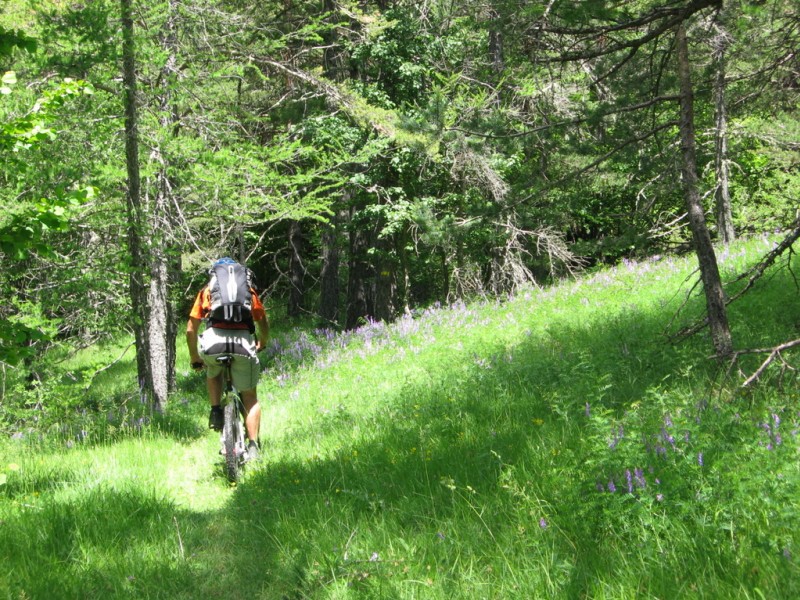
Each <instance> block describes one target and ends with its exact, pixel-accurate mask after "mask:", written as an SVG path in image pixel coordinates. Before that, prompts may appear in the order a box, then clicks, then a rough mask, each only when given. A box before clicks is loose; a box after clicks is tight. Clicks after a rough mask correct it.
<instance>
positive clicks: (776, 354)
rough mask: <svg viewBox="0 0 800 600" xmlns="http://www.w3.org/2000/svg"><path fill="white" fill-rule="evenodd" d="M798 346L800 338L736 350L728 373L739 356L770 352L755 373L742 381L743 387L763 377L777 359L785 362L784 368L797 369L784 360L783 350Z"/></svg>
mask: <svg viewBox="0 0 800 600" xmlns="http://www.w3.org/2000/svg"><path fill="white" fill-rule="evenodd" d="M797 346H800V339H798V340H792V341H791V342H784V343H783V344H779V345H778V346H775V347H774V348H750V349H747V350H737V351H736V352H734V353H733V358H731V366H730V367H729V369H728V373H730V370H731V369H732V368H733V365H734V364H735V363H736V361H737V360H738V358H739V357H740V356H742V355H744V354H769V356H767V358H766V360H765V361H764V362H762V363H761V366H760V367H758V369H756V371H755V373H753V374H752V375H751V376H750V377H748V378H747V379H746V380H745V381H744V383H742V388H748V387H750V386H751V385H752V384H753V383H754V382H756V381H758V379H759V378H760V377H761V375H762V374H763V373H764V371H765V370H766V369H767V367H769V365H771V364H772V363H773V362H775V360H776V359H778V360H780V361H781V363H783V368H784V369H790V370H792V371H794V370H795V369H794V368H793V367H792V366H791V365H790V364H789V363H787V362H786V361H785V360H784V358H783V355H782V354H781V352H783V351H784V350H789V349H790V348H795V347H797Z"/></svg>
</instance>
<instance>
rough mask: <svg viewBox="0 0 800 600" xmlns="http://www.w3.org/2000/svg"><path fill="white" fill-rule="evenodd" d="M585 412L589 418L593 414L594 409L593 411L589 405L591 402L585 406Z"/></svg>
mask: <svg viewBox="0 0 800 600" xmlns="http://www.w3.org/2000/svg"><path fill="white" fill-rule="evenodd" d="M584 412H585V413H586V418H587V419H588V418H589V417H591V416H592V411H591V409H590V407H589V403H588V402H587V403H586V407H585V408H584Z"/></svg>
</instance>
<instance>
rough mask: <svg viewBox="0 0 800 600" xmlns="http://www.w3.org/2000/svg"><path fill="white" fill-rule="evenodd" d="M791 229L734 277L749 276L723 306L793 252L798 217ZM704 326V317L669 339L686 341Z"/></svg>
mask: <svg viewBox="0 0 800 600" xmlns="http://www.w3.org/2000/svg"><path fill="white" fill-rule="evenodd" d="M791 227H792V230H791V231H790V232H789V234H788V235H787V236H786V237H785V238H783V240H782V241H781V243H780V244H778V245H777V246H775V248H773V249H772V250H771V251H770V252H769V253H767V254H766V255H765V256H764V257H763V258H762V259H761V260H760V261H759V262H758V264H756V265H755V266H753V267H752V268H750V269H748V270H747V271H745V272H744V273H742V274H741V275H739V276H738V277H736V279H734V282H736V281H741V280H742V279H745V278H746V277H748V276H749V279H748V280H747V284H746V285H745V286H744V287H743V288H742V289H741V290H739V291H738V292H736V293H735V294H734V295H733V296H730V297H728V298H726V299H725V306H728V305H729V304H730V303H731V302H734V301H735V300H738V299H739V298H741V297H742V296H743V295H744V294H745V292H747V291H748V290H749V289H750V288H752V287H753V285H755V283H756V281H758V280H759V279H761V277H763V276H764V273H765V272H766V270H767V269H768V268H769V267H771V266H772V265H773V264H775V261H776V260H778V258H779V257H780V256H781V255H782V254H783V253H784V252H786V251H787V250H789V254H790V255H791V254H792V253H793V252H794V250H793V249H792V246H793V245H794V243H795V242H796V241H797V240H798V239H800V217H798V218H797V219H795V221H794V223H792V225H791ZM790 260H791V259H790ZM789 272H792V271H791V265H790V266H789ZM792 275H793V276H794V273H792ZM695 285H697V284H695ZM693 289H694V288H693ZM681 308H683V307H681ZM673 320H674V319H673ZM706 325H708V319H707V318H706V317H703V318H701V319H698V320H697V321H695V322H694V323H692V324H690V325H687V326H686V327H684V328H682V329H680V330H679V331H678V332H676V333H675V334H674V335H672V336H670V337H671V338H672V339H673V340H674V341H681V340H684V339H686V338H688V337H691V336H692V335H694V334H695V333H698V332H700V331H702V330H703V329H705V327H706Z"/></svg>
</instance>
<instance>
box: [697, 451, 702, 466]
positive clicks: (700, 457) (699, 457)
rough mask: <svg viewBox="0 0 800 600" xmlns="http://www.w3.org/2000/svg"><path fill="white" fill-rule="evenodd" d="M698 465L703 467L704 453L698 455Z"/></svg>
mask: <svg viewBox="0 0 800 600" xmlns="http://www.w3.org/2000/svg"><path fill="white" fill-rule="evenodd" d="M697 464H698V465H700V466H701V467H702V466H703V453H702V452H700V453H699V454H698V455H697Z"/></svg>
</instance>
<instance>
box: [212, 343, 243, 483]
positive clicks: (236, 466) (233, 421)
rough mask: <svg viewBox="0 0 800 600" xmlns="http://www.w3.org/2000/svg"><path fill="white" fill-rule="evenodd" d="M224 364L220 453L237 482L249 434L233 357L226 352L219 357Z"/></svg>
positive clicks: (219, 361) (230, 479)
mask: <svg viewBox="0 0 800 600" xmlns="http://www.w3.org/2000/svg"><path fill="white" fill-rule="evenodd" d="M216 360H217V362H218V363H219V364H220V365H222V400H221V402H220V404H221V405H222V407H223V412H224V417H225V420H224V424H223V426H222V433H221V434H220V444H221V446H222V448H221V449H220V454H222V455H223V457H224V458H225V464H224V469H225V475H226V476H227V478H228V481H230V482H232V483H235V482H236V481H237V479H238V478H239V473H240V471H241V468H242V466H244V463H245V462H246V460H247V436H246V435H245V415H246V413H245V410H244V404H242V399H241V397H240V396H239V392H238V391H236V389H235V388H234V387H233V376H232V374H231V364H232V363H233V357H232V356H231V355H229V354H224V355H222V356H218V357H217V359H216Z"/></svg>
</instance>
